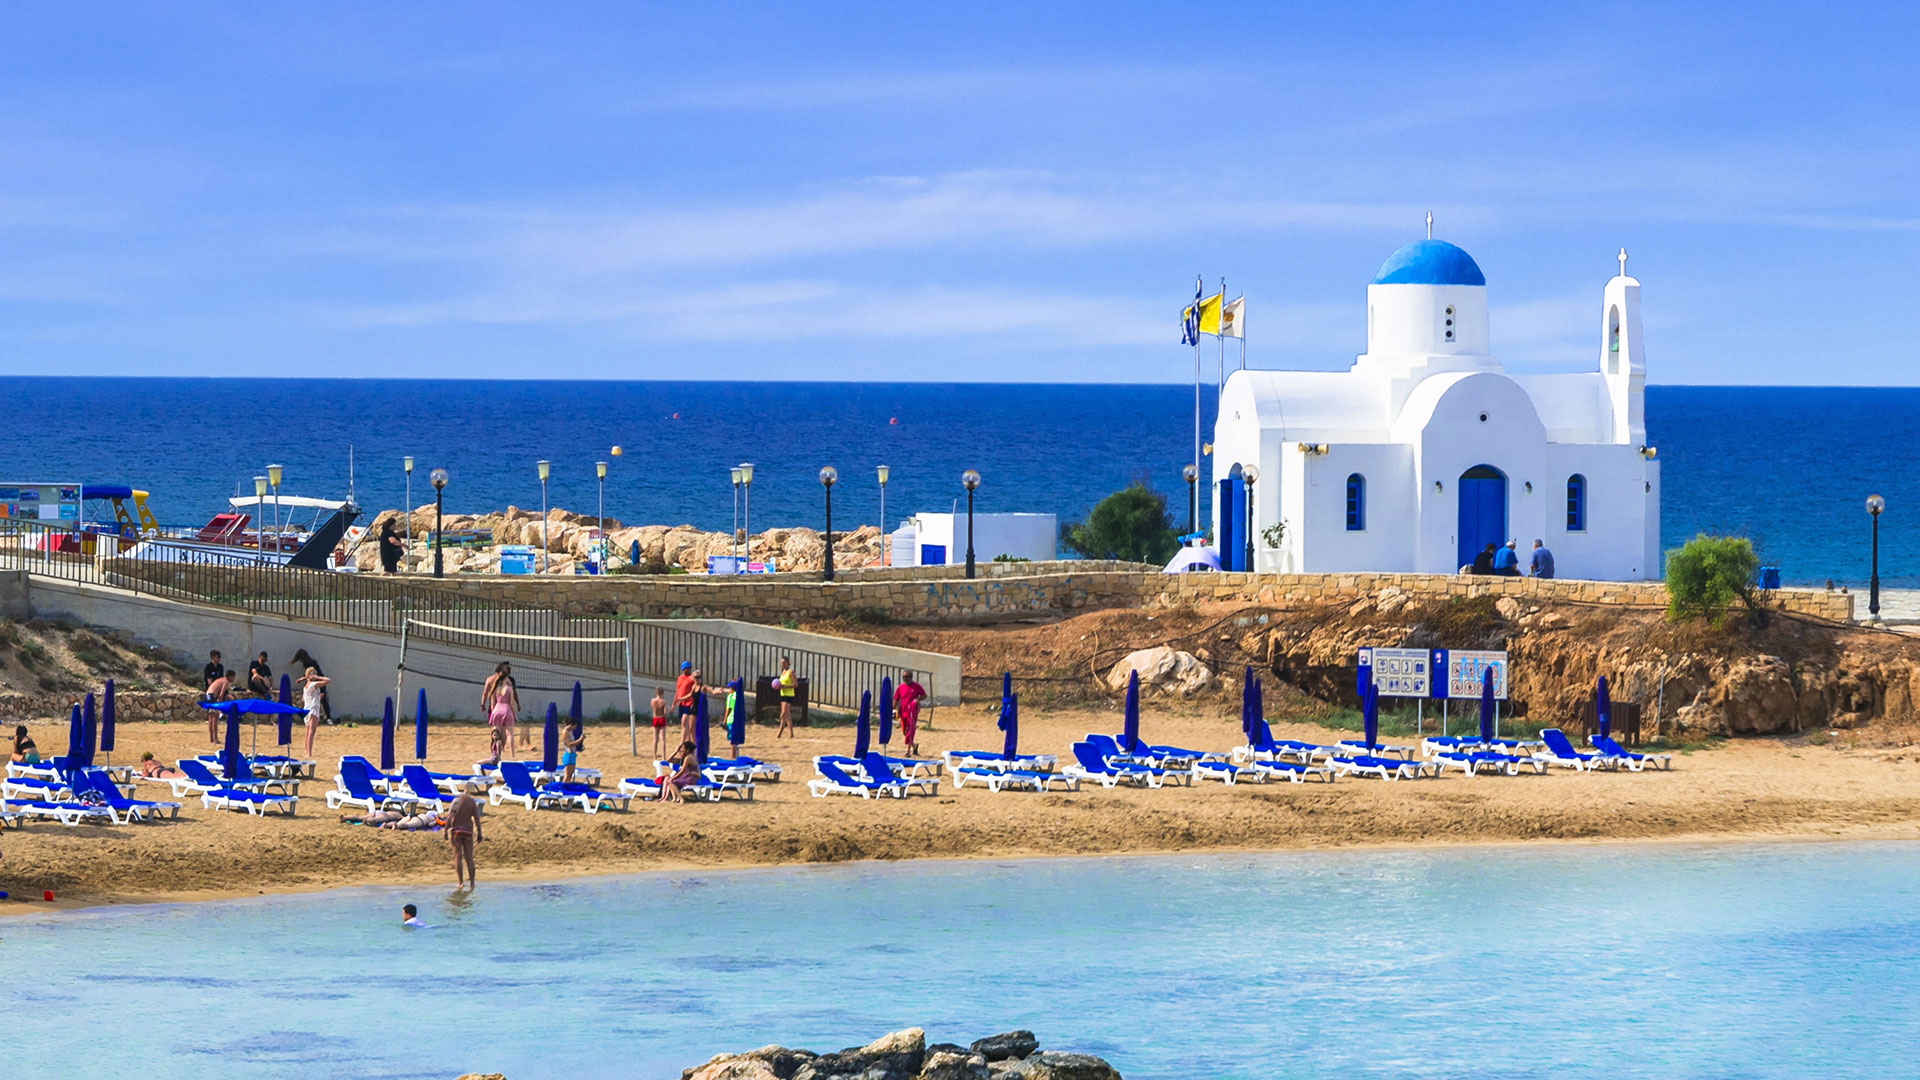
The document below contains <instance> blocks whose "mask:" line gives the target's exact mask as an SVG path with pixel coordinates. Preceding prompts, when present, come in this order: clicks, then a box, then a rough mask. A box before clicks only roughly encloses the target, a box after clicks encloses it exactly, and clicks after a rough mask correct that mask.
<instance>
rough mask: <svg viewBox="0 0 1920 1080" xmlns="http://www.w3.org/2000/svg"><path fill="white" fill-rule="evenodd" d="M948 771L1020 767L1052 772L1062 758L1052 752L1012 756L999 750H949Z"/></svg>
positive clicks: (947, 753) (1021, 768)
mask: <svg viewBox="0 0 1920 1080" xmlns="http://www.w3.org/2000/svg"><path fill="white" fill-rule="evenodd" d="M945 757H946V761H947V771H948V772H949V773H951V772H953V771H955V770H957V769H1001V770H1010V769H1020V770H1023V771H1026V772H1052V771H1053V769H1054V767H1055V766H1056V765H1058V764H1059V763H1060V759H1059V758H1056V757H1054V756H1053V755H1052V754H1015V755H1013V756H1012V757H1008V756H1007V755H1005V754H1003V753H1000V752H999V751H997V750H949V751H947V752H946V755H945Z"/></svg>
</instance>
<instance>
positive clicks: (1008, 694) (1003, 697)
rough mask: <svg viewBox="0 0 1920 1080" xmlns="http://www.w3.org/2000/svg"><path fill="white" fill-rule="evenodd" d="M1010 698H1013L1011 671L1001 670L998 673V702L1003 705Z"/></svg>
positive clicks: (1010, 699)
mask: <svg viewBox="0 0 1920 1080" xmlns="http://www.w3.org/2000/svg"><path fill="white" fill-rule="evenodd" d="M1012 700H1013V672H1011V671H1003V672H1001V673H1000V704H1001V705H1005V704H1006V703H1007V702H1009V701H1012Z"/></svg>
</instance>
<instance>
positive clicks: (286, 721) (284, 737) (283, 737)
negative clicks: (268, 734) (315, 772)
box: [274, 675, 293, 746]
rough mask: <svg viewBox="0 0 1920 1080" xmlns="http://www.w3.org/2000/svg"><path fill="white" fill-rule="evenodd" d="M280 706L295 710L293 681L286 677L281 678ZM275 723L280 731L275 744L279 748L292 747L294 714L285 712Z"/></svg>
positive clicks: (276, 734) (275, 736)
mask: <svg viewBox="0 0 1920 1080" xmlns="http://www.w3.org/2000/svg"><path fill="white" fill-rule="evenodd" d="M280 704H282V705H284V706H286V707H287V708H289V709H291V708H293V679H291V678H290V677H288V676H286V675H282V676H280ZM274 723H275V724H277V725H278V731H276V732H275V734H274V744H275V745H277V746H292V745H293V713H290V712H283V713H280V714H278V716H277V718H276V719H275V721H274Z"/></svg>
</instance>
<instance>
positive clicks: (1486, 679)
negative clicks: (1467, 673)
mask: <svg viewBox="0 0 1920 1080" xmlns="http://www.w3.org/2000/svg"><path fill="white" fill-rule="evenodd" d="M1480 741H1481V742H1492V741H1493V665H1492V664H1488V665H1487V666H1486V667H1485V668H1484V669H1482V670H1481V672H1480Z"/></svg>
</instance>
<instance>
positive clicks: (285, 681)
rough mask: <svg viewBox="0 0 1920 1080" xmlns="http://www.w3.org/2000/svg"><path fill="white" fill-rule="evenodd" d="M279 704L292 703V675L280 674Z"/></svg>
mask: <svg viewBox="0 0 1920 1080" xmlns="http://www.w3.org/2000/svg"><path fill="white" fill-rule="evenodd" d="M280 704H282V705H291V704H293V678H292V676H289V675H282V676H280Z"/></svg>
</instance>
